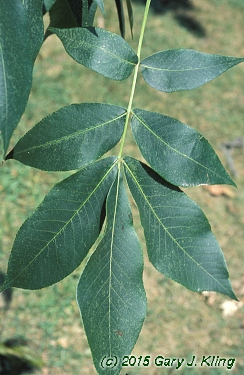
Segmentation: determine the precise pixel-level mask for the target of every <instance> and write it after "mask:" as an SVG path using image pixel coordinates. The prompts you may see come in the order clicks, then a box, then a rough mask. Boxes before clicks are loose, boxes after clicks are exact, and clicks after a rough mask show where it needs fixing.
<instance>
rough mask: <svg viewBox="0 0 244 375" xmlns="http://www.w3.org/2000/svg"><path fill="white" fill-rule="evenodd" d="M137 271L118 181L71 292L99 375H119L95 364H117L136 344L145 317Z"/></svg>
mask: <svg viewBox="0 0 244 375" xmlns="http://www.w3.org/2000/svg"><path fill="white" fill-rule="evenodd" d="M142 271H143V257H142V251H141V248H140V244H139V240H138V238H137V235H136V233H135V230H134V228H133V223H132V214H131V210H130V207H129V202H128V198H127V195H126V190H125V187H124V184H123V180H122V178H119V176H118V178H117V179H116V180H115V182H114V184H113V186H112V188H111V190H110V192H109V195H108V198H107V225H106V230H105V234H104V237H103V239H102V240H101V242H100V244H99V245H98V248H97V249H96V250H95V252H94V253H93V254H92V256H91V258H90V259H89V261H88V263H87V265H86V267H85V270H84V271H83V273H82V275H81V278H80V281H79V283H78V287H77V302H78V305H79V308H80V311H81V314H82V320H83V323H84V327H85V331H86V334H87V338H88V342H89V345H90V347H91V350H92V355H93V359H94V364H95V366H96V369H97V371H98V373H99V374H110V375H112V374H119V372H120V368H121V363H118V364H117V366H116V367H115V368H113V369H107V370H103V369H102V368H101V359H102V358H103V357H104V356H108V357H109V358H111V357H113V356H117V358H120V359H121V358H122V357H123V355H125V354H127V355H128V354H130V352H131V350H132V349H133V347H134V345H135V343H136V341H137V338H138V335H139V333H140V330H141V327H142V324H143V321H144V318H145V315H146V296H145V291H144V288H143V283H142Z"/></svg>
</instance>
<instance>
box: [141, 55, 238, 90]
mask: <svg viewBox="0 0 244 375" xmlns="http://www.w3.org/2000/svg"><path fill="white" fill-rule="evenodd" d="M243 61H244V58H237V57H230V56H222V55H210V54H207V53H203V52H198V51H194V50H191V49H172V50H167V51H161V52H157V53H155V54H153V55H151V56H149V57H147V58H146V59H144V60H143V61H142V62H141V71H142V75H143V77H144V79H145V81H146V82H147V83H148V84H149V85H150V86H152V87H153V88H155V89H156V90H158V91H164V92H172V91H181V90H192V89H194V88H196V87H199V86H201V85H204V84H205V83H207V82H209V81H212V80H213V79H214V78H216V77H218V76H219V75H221V74H222V73H224V72H225V71H226V70H228V69H229V68H231V67H232V66H234V65H237V64H239V63H241V62H243Z"/></svg>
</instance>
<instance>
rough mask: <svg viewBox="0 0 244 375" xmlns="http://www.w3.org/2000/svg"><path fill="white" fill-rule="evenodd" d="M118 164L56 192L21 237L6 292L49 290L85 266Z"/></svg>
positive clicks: (89, 170)
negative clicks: (75, 270) (11, 289)
mask: <svg viewBox="0 0 244 375" xmlns="http://www.w3.org/2000/svg"><path fill="white" fill-rule="evenodd" d="M115 161H116V158H114V157H109V158H105V159H103V160H101V161H98V162H96V163H94V164H91V165H89V166H88V167H86V168H84V169H81V170H80V171H78V172H76V173H75V174H73V175H71V176H70V177H68V178H66V179H65V180H63V181H61V182H59V183H58V184H56V185H55V186H54V188H53V189H52V190H51V191H50V192H49V193H48V194H47V196H46V197H45V198H44V200H43V202H42V203H41V204H40V206H39V207H38V208H37V209H36V211H35V212H34V213H33V214H32V215H31V216H30V217H29V218H28V219H27V220H26V221H25V222H24V224H23V225H22V226H21V228H20V229H19V231H18V233H17V236H16V239H15V241H14V245H13V248H12V252H11V255H10V258H9V264H8V272H7V276H6V280H5V283H4V285H3V289H4V288H5V289H6V288H8V287H12V286H15V287H19V288H24V289H40V288H44V287H46V286H48V285H52V284H54V283H56V282H58V281H60V280H62V279H63V278H64V277H66V276H68V275H69V274H70V273H71V272H72V271H74V269H75V268H76V267H78V266H79V264H80V263H81V262H82V260H83V259H84V257H85V256H86V255H87V253H88V251H89V250H90V248H91V246H92V245H93V243H94V242H95V240H96V238H97V237H98V235H99V228H100V213H101V209H102V205H103V202H104V199H105V197H106V195H107V193H108V190H109V188H110V186H111V184H112V183H113V180H114V178H115V174H116V170H117V167H116V164H115Z"/></svg>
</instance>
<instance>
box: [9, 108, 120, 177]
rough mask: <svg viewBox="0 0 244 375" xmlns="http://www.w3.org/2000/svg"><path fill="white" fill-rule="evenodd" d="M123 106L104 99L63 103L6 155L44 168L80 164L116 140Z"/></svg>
mask: <svg viewBox="0 0 244 375" xmlns="http://www.w3.org/2000/svg"><path fill="white" fill-rule="evenodd" d="M125 116H126V109H125V108H123V107H120V106H116V105H112V104H105V103H82V104H72V105H70V106H67V107H63V108H61V109H60V110H58V111H57V112H54V113H52V114H51V115H49V116H47V117H45V118H44V119H43V120H41V122H39V123H38V124H36V125H35V126H34V127H33V128H32V129H31V130H30V131H29V132H27V133H26V134H25V135H24V136H23V137H22V138H21V139H20V140H19V141H18V143H17V144H16V146H15V147H14V149H13V150H12V151H11V152H10V154H9V155H7V157H6V159H9V158H11V159H12V158H13V159H15V160H18V161H20V162H21V163H23V164H26V165H29V166H32V167H35V168H39V169H42V170H46V171H67V170H74V169H77V168H81V167H83V166H85V165H87V164H89V163H91V162H93V161H94V160H97V159H98V158H99V157H101V156H102V155H103V154H105V153H106V152H107V151H108V150H110V149H111V148H113V147H114V146H115V145H116V144H117V143H118V142H119V140H120V138H121V136H122V133H123V128H124V122H125Z"/></svg>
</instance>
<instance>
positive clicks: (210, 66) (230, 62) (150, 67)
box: [141, 59, 243, 73]
mask: <svg viewBox="0 0 244 375" xmlns="http://www.w3.org/2000/svg"><path fill="white" fill-rule="evenodd" d="M236 60H239V59H233V60H231V61H229V62H228V63H224V62H223V63H219V64H215V65H208V66H203V67H200V68H184V69H166V68H157V67H154V66H149V65H145V64H143V62H142V63H141V66H142V67H143V68H147V69H150V70H158V71H163V72H174V73H178V72H187V71H196V70H198V71H201V70H205V69H211V68H215V67H218V66H222V65H231V64H233V63H235V61H236ZM240 60H242V61H243V59H240ZM240 62H241V61H240Z"/></svg>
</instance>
